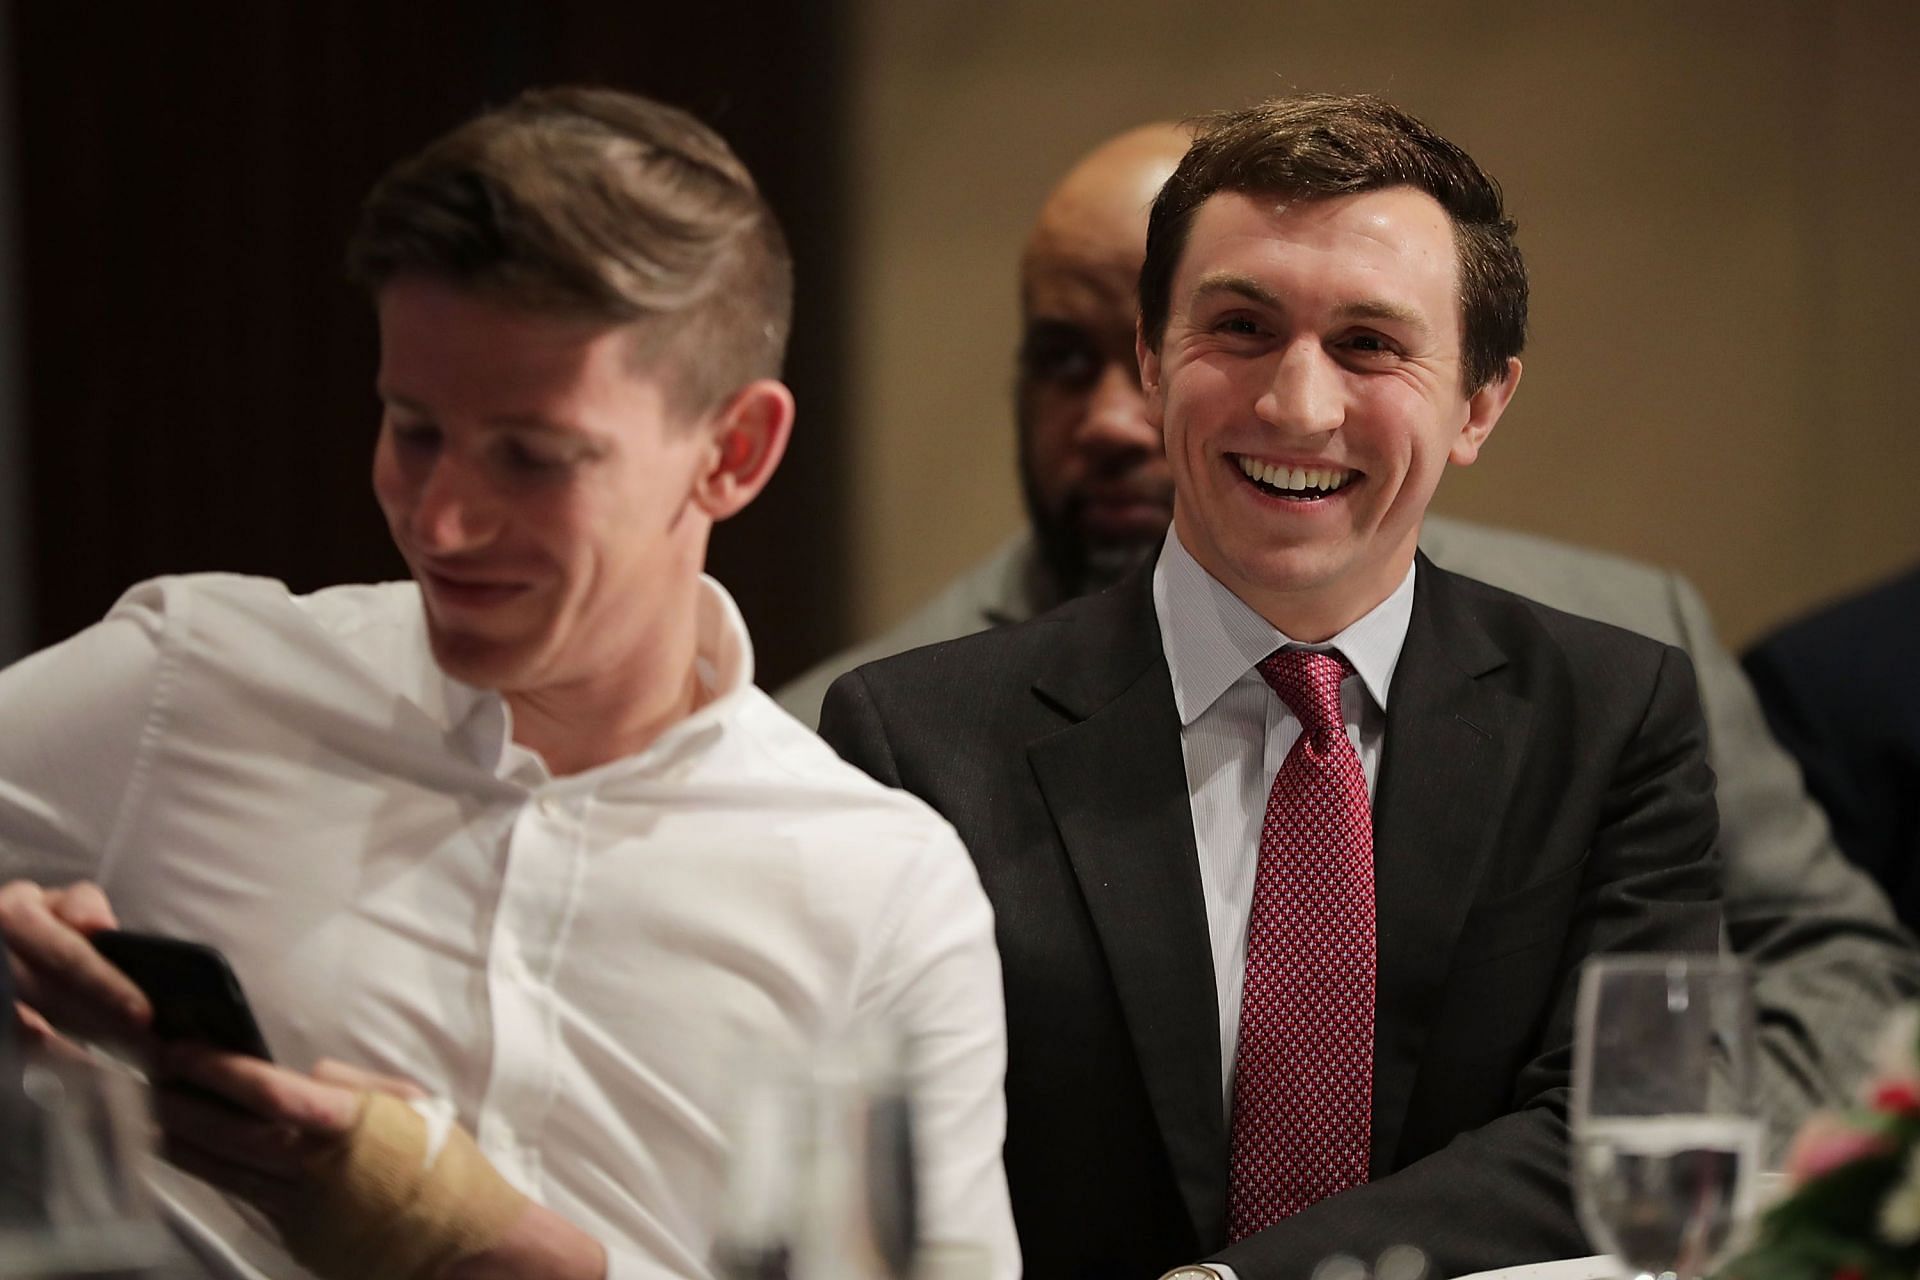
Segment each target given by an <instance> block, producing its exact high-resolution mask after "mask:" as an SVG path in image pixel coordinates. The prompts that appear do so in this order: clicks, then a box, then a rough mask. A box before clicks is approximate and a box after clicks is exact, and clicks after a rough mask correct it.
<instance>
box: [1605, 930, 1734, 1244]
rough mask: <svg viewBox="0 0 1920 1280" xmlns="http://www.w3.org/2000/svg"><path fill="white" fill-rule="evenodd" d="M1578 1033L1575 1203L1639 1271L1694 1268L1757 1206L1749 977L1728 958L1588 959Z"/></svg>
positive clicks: (1730, 1239) (1729, 1240)
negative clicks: (1755, 1202) (1754, 1202)
mask: <svg viewBox="0 0 1920 1280" xmlns="http://www.w3.org/2000/svg"><path fill="white" fill-rule="evenodd" d="M1576 1019H1577V1021H1576V1024H1575V1031H1574V1067H1573V1105H1572V1123H1573V1188H1574V1204H1575V1206H1576V1208H1577V1210H1578V1212H1579V1215H1580V1222H1581V1225H1582V1226H1583V1227H1584V1228H1585V1229H1586V1232H1587V1237H1588V1239H1590V1240H1591V1241H1592V1242H1593V1243H1594V1244H1595V1245H1596V1246H1597V1247H1599V1248H1600V1249H1601V1250H1602V1251H1604V1252H1606V1253H1610V1254H1612V1255H1613V1256H1614V1257H1616V1258H1618V1259H1619V1260H1620V1261H1621V1262H1623V1263H1625V1264H1626V1265H1627V1266H1628V1267H1629V1268H1631V1269H1633V1270H1634V1271H1636V1272H1638V1273H1639V1274H1640V1275H1641V1276H1643V1277H1644V1276H1657V1277H1664V1278H1668V1280H1697V1277H1700V1276H1702V1275H1705V1274H1706V1272H1707V1271H1708V1269H1709V1268H1710V1267H1711V1266H1712V1265H1713V1263H1714V1262H1715V1261H1716V1260H1717V1259H1718V1258H1720V1257H1721V1256H1722V1255H1724V1254H1725V1253H1726V1252H1727V1251H1728V1247H1729V1245H1731V1244H1732V1243H1733V1242H1734V1239H1735V1235H1736V1233H1737V1232H1738V1231H1739V1229H1740V1228H1741V1227H1742V1226H1743V1225H1744V1224H1745V1223H1746V1222H1747V1221H1748V1219H1749V1218H1750V1217H1751V1216H1752V1211H1753V1201H1754V1188H1755V1184H1756V1177H1755V1175H1756V1174H1757V1173H1758V1172H1759V1170H1760V1166H1761V1162H1762V1160H1763V1158H1764V1151H1763V1143H1764V1128H1763V1126H1762V1124H1761V1122H1760V1120H1759V1119H1758V1118H1757V1116H1756V1115H1755V1109H1754V1100H1753V1074H1754V1069H1755V1060H1754V1013H1753V986H1752V980H1751V977H1750V975H1749V974H1748V972H1747V969H1746V966H1744V965H1743V964H1741V963H1740V962H1739V961H1737V960H1734V959H1732V958H1729V957H1723V956H1708V955H1615V956H1600V957H1596V958H1594V959H1592V960H1589V961H1588V962H1587V966H1586V969H1585V970H1584V972H1583V973H1582V974H1581V978H1580V993H1579V1002H1578V1007H1577V1012H1576Z"/></svg>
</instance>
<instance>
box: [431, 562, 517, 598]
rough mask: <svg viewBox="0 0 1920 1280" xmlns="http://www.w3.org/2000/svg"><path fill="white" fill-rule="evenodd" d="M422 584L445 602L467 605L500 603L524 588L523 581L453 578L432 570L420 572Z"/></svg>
mask: <svg viewBox="0 0 1920 1280" xmlns="http://www.w3.org/2000/svg"><path fill="white" fill-rule="evenodd" d="M421 577H422V579H423V585H424V586H425V587H426V588H427V590H428V592H429V593H430V594H432V595H433V596H434V597H435V598H436V599H438V600H440V601H441V602H443V603H445V604H452V605H465V606H468V607H474V606H483V605H491V604H500V603H503V602H505V601H507V600H511V599H513V598H514V597H515V596H518V595H519V594H520V593H521V592H522V591H524V590H525V589H526V586H525V584H524V583H518V582H496V581H490V580H487V579H478V578H454V577H448V576H447V575H445V574H442V573H436V572H434V571H433V570H431V569H429V570H426V571H425V572H424V573H422V574H421Z"/></svg>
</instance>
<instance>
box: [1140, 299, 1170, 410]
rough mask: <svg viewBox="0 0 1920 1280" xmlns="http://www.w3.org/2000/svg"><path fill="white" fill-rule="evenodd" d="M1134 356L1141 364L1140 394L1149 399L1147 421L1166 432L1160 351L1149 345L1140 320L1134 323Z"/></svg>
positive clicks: (1165, 404)
mask: <svg viewBox="0 0 1920 1280" xmlns="http://www.w3.org/2000/svg"><path fill="white" fill-rule="evenodd" d="M1133 358H1134V362H1135V363H1136V364H1138V365H1139V366H1140V394H1141V395H1143V396H1145V397H1146V400H1147V421H1148V422H1150V423H1152V424H1153V429H1154V430H1155V431H1162V432H1164V431H1165V429H1166V425H1165V422H1164V421H1163V419H1164V418H1165V416H1166V407H1167V398H1166V395H1165V393H1164V391H1163V390H1162V389H1161V385H1160V353H1159V352H1158V351H1155V350H1154V349H1153V348H1152V347H1149V346H1148V345H1147V335H1146V332H1145V331H1144V330H1143V329H1141V327H1140V322H1139V321H1138V320H1135V321H1134V323H1133Z"/></svg>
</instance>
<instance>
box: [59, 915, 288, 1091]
mask: <svg viewBox="0 0 1920 1280" xmlns="http://www.w3.org/2000/svg"><path fill="white" fill-rule="evenodd" d="M89 940H90V941H91V942H92V943H93V946H94V950H96V951H98V952H99V953H100V954H101V955H103V956H105V957H106V958H107V959H108V960H109V961H111V962H112V964H113V966H114V968H116V969H118V970H120V972H122V973H124V974H126V975H127V977H129V978H131V979H133V985H134V986H136V987H138V988H140V990H141V991H142V992H143V993H144V994H145V995H146V997H147V999H148V1000H149V1001H151V1002H152V1003H153V1033H154V1035H156V1036H158V1037H159V1038H160V1039H162V1040H198V1041H201V1042H202V1043H205V1044H210V1045H212V1046H213V1047H214V1048H216V1049H225V1050H227V1051H228V1052H230V1053H244V1054H248V1055H250V1056H252V1057H255V1058H260V1059H263V1060H264V1061H267V1062H272V1061H273V1055H272V1054H271V1053H269V1052H267V1041H266V1037H264V1036H262V1035H261V1034H260V1024H259V1023H257V1022H255V1021H254V1018H253V1010H252V1008H251V1007H249V1006H248V1004H247V995H246V992H244V991H242V990H241V989H240V979H239V978H237V977H235V976H234V972H233V966H232V965H230V964H228V963H227V958H226V957H225V956H223V955H221V954H220V952H219V951H217V950H215V949H214V948H213V947H209V946H207V945H206V944H205V943H201V942H184V941H182V940H181V939H179V938H164V937H161V936H160V935H159V934H155V933H129V932H127V931H126V930H124V929H103V930H101V931H100V932H99V933H96V934H93V935H92V936H91V938H90V939H89Z"/></svg>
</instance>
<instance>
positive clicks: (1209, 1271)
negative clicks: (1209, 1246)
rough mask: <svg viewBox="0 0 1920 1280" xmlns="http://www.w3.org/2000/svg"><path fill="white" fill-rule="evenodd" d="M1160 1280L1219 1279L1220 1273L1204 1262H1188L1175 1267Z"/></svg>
mask: <svg viewBox="0 0 1920 1280" xmlns="http://www.w3.org/2000/svg"><path fill="white" fill-rule="evenodd" d="M1160 1280H1220V1273H1219V1272H1218V1271H1216V1270H1214V1269H1213V1268H1212V1267H1210V1266H1208V1265H1207V1264H1206V1263H1204V1262H1189V1263H1188V1264H1187V1265H1185V1266H1183V1267H1175V1268H1174V1269H1173V1270H1171V1271H1169V1272H1167V1274H1165V1275H1163V1276H1161V1277H1160Z"/></svg>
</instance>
